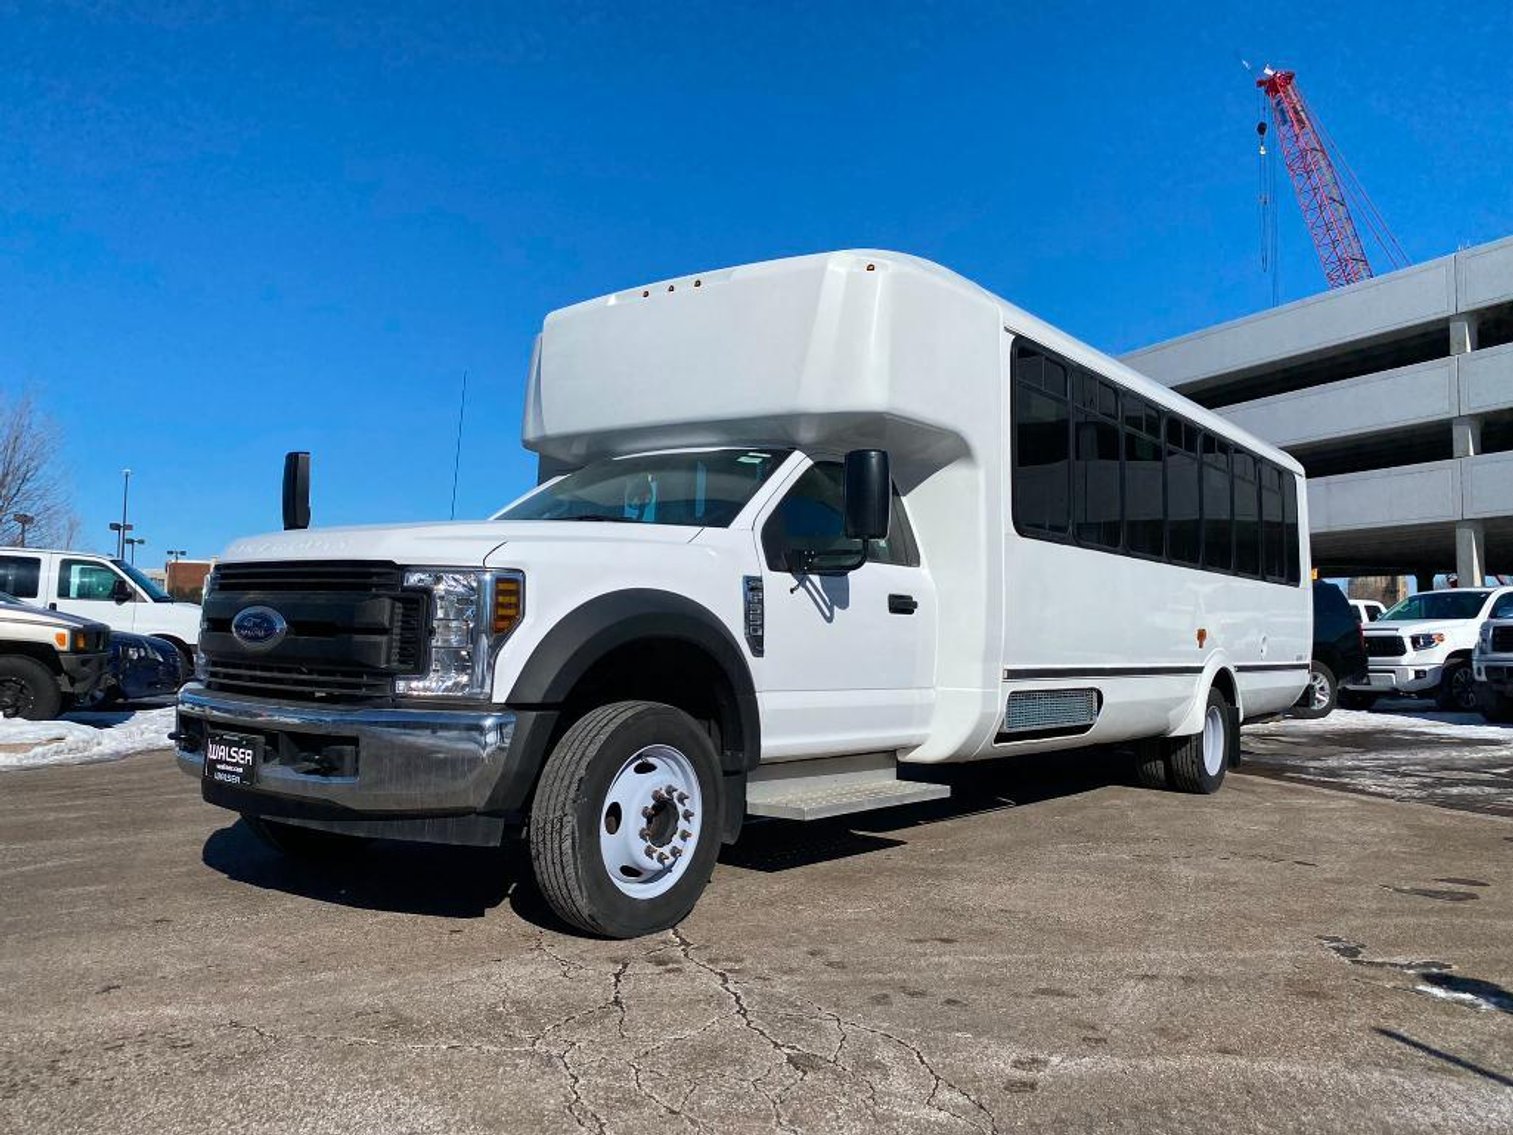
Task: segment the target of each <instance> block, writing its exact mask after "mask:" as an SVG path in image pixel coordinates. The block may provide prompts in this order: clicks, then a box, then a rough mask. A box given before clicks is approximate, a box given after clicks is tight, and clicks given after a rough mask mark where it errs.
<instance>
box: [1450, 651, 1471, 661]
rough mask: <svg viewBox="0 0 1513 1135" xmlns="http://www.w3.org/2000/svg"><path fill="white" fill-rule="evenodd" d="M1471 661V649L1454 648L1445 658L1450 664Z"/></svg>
mask: <svg viewBox="0 0 1513 1135" xmlns="http://www.w3.org/2000/svg"><path fill="white" fill-rule="evenodd" d="M1470 661H1471V652H1470V651H1469V650H1452V651H1451V652H1450V654H1449V657H1447V658H1446V659H1445V662H1446V664H1449V663H1451V662H1470Z"/></svg>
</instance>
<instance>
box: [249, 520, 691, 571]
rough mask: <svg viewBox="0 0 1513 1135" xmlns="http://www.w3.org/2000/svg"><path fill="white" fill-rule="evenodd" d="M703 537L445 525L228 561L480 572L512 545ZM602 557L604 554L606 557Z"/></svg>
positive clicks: (644, 529) (307, 532)
mask: <svg viewBox="0 0 1513 1135" xmlns="http://www.w3.org/2000/svg"><path fill="white" fill-rule="evenodd" d="M700 531H702V530H701V529H698V528H686V527H674V526H672V525H667V524H613V523H591V522H581V521H577V522H575V521H567V520H482V521H480V520H449V521H440V522H435V523H430V524H368V525H356V526H353V527H348V528H306V529H302V530H298V531H293V532H271V533H268V534H267V535H264V536H249V537H246V538H245V539H242V540H237V541H235V542H233V543H232V544H231V545H230V546H229V547H228V548H227V549H226V551H225V553H224V554H223V555H222V557H221V558H222V559H224V560H227V561H236V562H246V561H255V560H386V561H389V562H392V563H397V564H405V565H410V564H413V565H434V566H438V567H445V566H456V567H482V566H483V565H484V563H485V562H486V561H487V560H488V558H489V555H490V553H492V552H495V551H497V550H499V549H500V548H503V547H505V546H506V545H511V544H524V545H529V544H542V543H552V544H596V545H597V544H626V543H631V544H639V545H646V544H687V543H689V542H690V541H692V540H693V539H694V537H695V536H697V535H698V534H699V532H700ZM606 554H608V553H606Z"/></svg>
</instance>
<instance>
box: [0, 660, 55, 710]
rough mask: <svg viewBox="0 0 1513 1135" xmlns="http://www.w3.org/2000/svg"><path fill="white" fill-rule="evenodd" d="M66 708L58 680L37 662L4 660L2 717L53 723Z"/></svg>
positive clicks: (0, 670)
mask: <svg viewBox="0 0 1513 1135" xmlns="http://www.w3.org/2000/svg"><path fill="white" fill-rule="evenodd" d="M62 709H63V691H62V689H60V688H59V686H58V679H57V678H55V677H53V675H52V673H51V672H50V671H49V670H48V669H47V667H46V666H43V665H42V663H40V662H38V661H36V660H35V659H31V658H27V657H25V656H23V655H15V654H13V655H10V656H8V657H4V658H0V716H4V717H20V718H23V719H25V720H27V721H51V720H52V719H53V718H55V717H57V716H58V714H59V712H61V710H62Z"/></svg>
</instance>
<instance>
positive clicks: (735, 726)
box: [548, 638, 745, 768]
mask: <svg viewBox="0 0 1513 1135" xmlns="http://www.w3.org/2000/svg"><path fill="white" fill-rule="evenodd" d="M617 701H655V702H662V703H663V704H665V705H671V706H675V707H677V708H678V709H681V710H682V711H683V712H684V713H686V714H688V716H689V717H691V718H693V719H694V720H695V721H697V722H698V723H699V725H700V727H701V728H702V729H703V730H704V731H705V732H706V733H708V735H709V739H710V742H711V743H712V744H713V745H714V749H715V752H717V753H719V754H720V755H721V764H722V765H723V766H724V767H726V768H731V767H736V768H744V767H745V760H744V758H745V754H744V753H740V752H739V751H738V749H739V746H740V745H741V743H742V736H743V734H742V729H741V717H740V706H739V703H738V702H737V700H736V696H735V691H734V690H733V689H732V688H731V684H730V680H729V678H728V677H727V676H726V674H725V671H724V669H723V668H722V667H721V666H720V664H719V663H718V662H716V661H715V659H714V658H713V657H712V656H711V655H710V654H709V653H708V652H706V651H705V650H704V649H703V648H702V647H700V646H698V645H697V644H695V643H692V642H688V641H686V640H683V639H673V638H652V639H638V640H636V641H635V642H629V643H626V644H625V645H623V646H619V647H616V648H615V649H613V650H611V651H609V652H608V653H606V654H605V655H604V656H603V657H602V658H600V659H598V660H597V661H596V662H594V663H593V665H591V666H590V667H589V668H588V669H587V670H586V671H585V672H584V673H583V676H582V677H580V678H579V679H578V681H577V682H576V683H575V684H574V685H573V688H572V690H571V691H570V692H569V693H568V695H567V698H566V699H565V700H564V702H563V705H562V713H561V715H560V717H559V718H558V721H557V726H556V729H555V730H554V734H555V735H554V736H553V738H552V744H553V745H554V744H555V743H556V740H557V737H560V736H561V735H562V734H563V733H564V732H566V731H567V729H568V727H569V726H571V725H572V723H573V722H575V721H577V720H578V718H580V717H582V716H583V715H584V714H585V713H587V712H588V711H589V710H591V709H593V708H594V707H595V706H600V705H605V704H607V703H609V702H617ZM548 751H550V746H548ZM732 758H734V759H732Z"/></svg>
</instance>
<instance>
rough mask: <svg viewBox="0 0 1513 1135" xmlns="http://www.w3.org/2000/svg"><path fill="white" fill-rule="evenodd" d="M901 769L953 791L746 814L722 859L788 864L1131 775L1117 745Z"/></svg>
mask: <svg viewBox="0 0 1513 1135" xmlns="http://www.w3.org/2000/svg"><path fill="white" fill-rule="evenodd" d="M900 775H901V776H902V777H903V778H904V779H906V780H923V781H929V782H932V783H936V784H949V785H950V786H951V795H950V796H948V797H947V798H946V799H944V800H932V801H930V802H929V803H925V804H914V805H909V806H907V807H902V808H883V809H880V810H878V811H876V812H859V813H856V814H854V815H850V816H837V817H836V818H835V819H833V820H816V821H810V822H807V823H803V822H800V821H797V820H767V819H755V820H748V821H747V823H746V828H745V831H744V832H743V833H742V835H741V841H740V842H739V843H737V844H736V845H734V846H733V847H727V848H725V849H724V850H723V851H722V852H721V854H720V862H721V863H723V864H726V865H728V866H731V867H742V868H746V869H748V870H752V871H768V872H771V871H788V870H792V869H793V868H795V867H807V866H809V865H811V864H814V863H823V862H827V861H830V860H834V859H847V858H850V857H852V856H856V855H866V854H868V853H869V852H873V851H884V850H886V849H887V848H890V847H900V846H902V845H903V844H904V843H906V842H907V840H905V839H901V838H896V836H897V835H898V834H899V833H903V832H905V831H907V829H909V828H914V827H918V826H919V825H921V824H933V823H939V822H942V821H946V820H956V819H961V818H963V817H965V816H976V815H980V814H982V813H985V812H1000V811H1005V810H1007V809H1010V808H1023V807H1028V806H1031V805H1034V804H1038V803H1040V802H1041V801H1044V800H1058V799H1061V798H1063V797H1067V796H1077V795H1080V794H1082V793H1084V792H1092V791H1094V790H1096V789H1099V788H1106V787H1108V786H1110V785H1129V784H1133V783H1134V777H1133V775H1132V765H1131V761H1130V754H1129V753H1128V751H1126V750H1120V749H1073V750H1069V751H1066V752H1060V753H1040V754H1034V755H1025V756H1018V757H1007V758H1004V759H1002V760H996V761H980V762H974V763H972V764H965V765H914V766H906V767H904V768H902V769H900Z"/></svg>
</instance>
